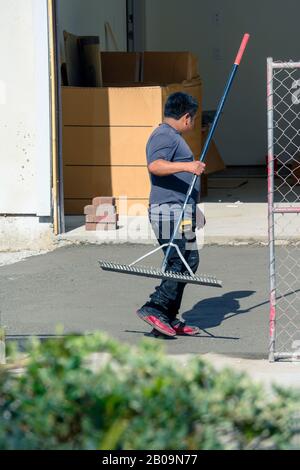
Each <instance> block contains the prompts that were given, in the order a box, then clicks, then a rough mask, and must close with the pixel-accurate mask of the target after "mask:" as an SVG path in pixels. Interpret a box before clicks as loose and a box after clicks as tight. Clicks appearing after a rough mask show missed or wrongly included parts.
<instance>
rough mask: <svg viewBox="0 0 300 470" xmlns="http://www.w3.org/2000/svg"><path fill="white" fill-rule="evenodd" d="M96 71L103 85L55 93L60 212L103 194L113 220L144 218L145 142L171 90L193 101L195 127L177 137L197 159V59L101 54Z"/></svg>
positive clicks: (74, 210)
mask: <svg viewBox="0 0 300 470" xmlns="http://www.w3.org/2000/svg"><path fill="white" fill-rule="evenodd" d="M141 58H142V59H141ZM102 71H103V79H104V85H105V86H104V87H103V88H79V87H78V88H75V87H63V90H62V103H63V160H64V188H65V210H66V214H70V215H72V214H82V213H83V210H84V207H85V206H86V205H88V204H89V201H90V200H91V199H93V198H94V197H95V196H96V195H97V194H107V195H110V196H114V197H115V198H116V205H117V209H118V212H119V213H120V215H136V214H138V215H145V214H146V213H147V209H148V200H149V193H150V181H149V174H148V168H147V164H146V151H145V150H146V144H147V141H148V139H149V137H150V135H151V133H152V132H153V130H154V129H155V128H156V127H157V126H158V125H159V124H160V123H161V122H162V121H163V110H164V105H165V102H166V100H167V98H168V96H169V95H170V94H172V93H174V92H177V91H183V92H185V93H189V94H191V95H193V96H194V97H196V98H197V99H198V101H199V104H200V108H199V112H198V115H197V117H196V125H195V129H194V131H193V132H190V133H189V135H187V136H186V137H185V138H186V140H187V142H188V144H189V145H190V147H191V149H192V151H193V153H194V155H195V156H199V155H200V154H201V149H202V132H201V128H202V119H201V118H202V83H201V79H200V77H199V74H198V68H197V62H196V59H195V58H194V56H193V55H192V54H190V53H150V52H148V53H145V54H131V53H102ZM141 79H143V80H144V81H143V82H137V81H138V80H141ZM124 197H126V198H127V204H124V199H122V198H124ZM120 201H123V202H122V204H120Z"/></svg>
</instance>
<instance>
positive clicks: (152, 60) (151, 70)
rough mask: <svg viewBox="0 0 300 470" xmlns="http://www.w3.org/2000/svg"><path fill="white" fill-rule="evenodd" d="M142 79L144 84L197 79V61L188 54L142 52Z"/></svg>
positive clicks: (161, 83) (193, 56)
mask: <svg viewBox="0 0 300 470" xmlns="http://www.w3.org/2000/svg"><path fill="white" fill-rule="evenodd" d="M141 69H142V78H141V81H142V82H145V83H158V84H160V85H163V84H164V85H166V84H170V83H182V82H184V81H185V80H188V81H190V80H193V79H195V78H197V77H198V75H199V70H198V59H197V57H196V56H195V55H193V54H191V53H190V52H144V53H143V54H142V65H141Z"/></svg>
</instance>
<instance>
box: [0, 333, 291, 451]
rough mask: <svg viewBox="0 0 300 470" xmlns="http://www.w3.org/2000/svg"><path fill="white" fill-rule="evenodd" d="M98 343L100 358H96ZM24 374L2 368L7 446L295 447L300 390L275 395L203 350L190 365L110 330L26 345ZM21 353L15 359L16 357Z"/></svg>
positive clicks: (0, 442) (1, 437)
mask: <svg viewBox="0 0 300 470" xmlns="http://www.w3.org/2000/svg"><path fill="white" fill-rule="evenodd" d="M93 353H103V354H102V355H101V362H102V363H101V366H99V363H98V367H97V370H96V369H95V366H94V365H93V364H94V363H93ZM27 354H28V356H29V358H30V359H29V363H28V365H27V367H26V371H25V373H23V374H21V375H16V374H12V373H11V372H9V371H7V370H4V369H2V371H1V369H0V371H1V372H0V416H1V418H0V419H1V422H0V449H36V450H37V449H42V450H43V449H49V450H53V449H57V450H64V449H102V450H115V449H120V450H151V449H155V450H201V449H261V448H268V449H288V448H292V447H293V446H294V445H295V444H294V442H295V436H296V434H297V424H298V423H297V419H296V418H297V413H298V410H299V405H298V403H299V397H300V393H296V392H289V391H284V390H280V389H275V390H274V391H273V394H272V397H270V396H268V395H267V394H266V392H265V391H264V390H263V388H261V387H259V386H257V385H254V384H253V383H252V382H251V381H250V380H249V379H248V378H247V376H245V375H241V374H236V373H233V372H231V371H228V370H224V371H223V372H218V373H217V372H216V371H215V370H214V369H213V368H212V367H210V366H209V365H208V364H206V363H205V362H204V361H202V360H201V359H193V360H191V362H190V363H189V366H188V367H183V366H182V365H181V364H180V363H179V362H178V361H177V359H176V357H169V356H166V355H165V354H164V352H163V351H162V350H161V349H159V348H157V346H156V345H154V344H152V343H150V342H149V341H148V342H147V341H146V342H144V343H142V344H141V346H140V347H138V348H133V347H129V346H126V345H121V344H118V343H117V342H115V341H113V340H111V339H109V338H108V337H106V336H104V335H101V334H99V335H95V336H86V337H71V336H70V337H67V338H62V339H58V340H51V341H47V342H43V343H39V342H34V343H31V344H30V345H28V348H27ZM14 360H16V359H14Z"/></svg>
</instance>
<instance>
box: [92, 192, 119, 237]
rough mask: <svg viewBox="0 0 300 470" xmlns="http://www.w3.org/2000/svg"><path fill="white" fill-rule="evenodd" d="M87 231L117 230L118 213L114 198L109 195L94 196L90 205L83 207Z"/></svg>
mask: <svg viewBox="0 0 300 470" xmlns="http://www.w3.org/2000/svg"><path fill="white" fill-rule="evenodd" d="M84 214H85V216H86V230H87V231H88V232H95V231H108V230H117V229H118V222H119V215H118V214H117V208H116V200H115V198H111V197H95V198H94V199H93V203H92V205H90V206H86V207H85V208H84Z"/></svg>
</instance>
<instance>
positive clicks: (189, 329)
mask: <svg viewBox="0 0 300 470" xmlns="http://www.w3.org/2000/svg"><path fill="white" fill-rule="evenodd" d="M171 326H172V328H173V329H174V331H175V333H176V335H178V336H197V335H198V334H199V333H200V328H198V326H192V325H187V324H186V323H184V322H182V321H180V320H177V319H176V320H174V321H173V322H172V323H171Z"/></svg>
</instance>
